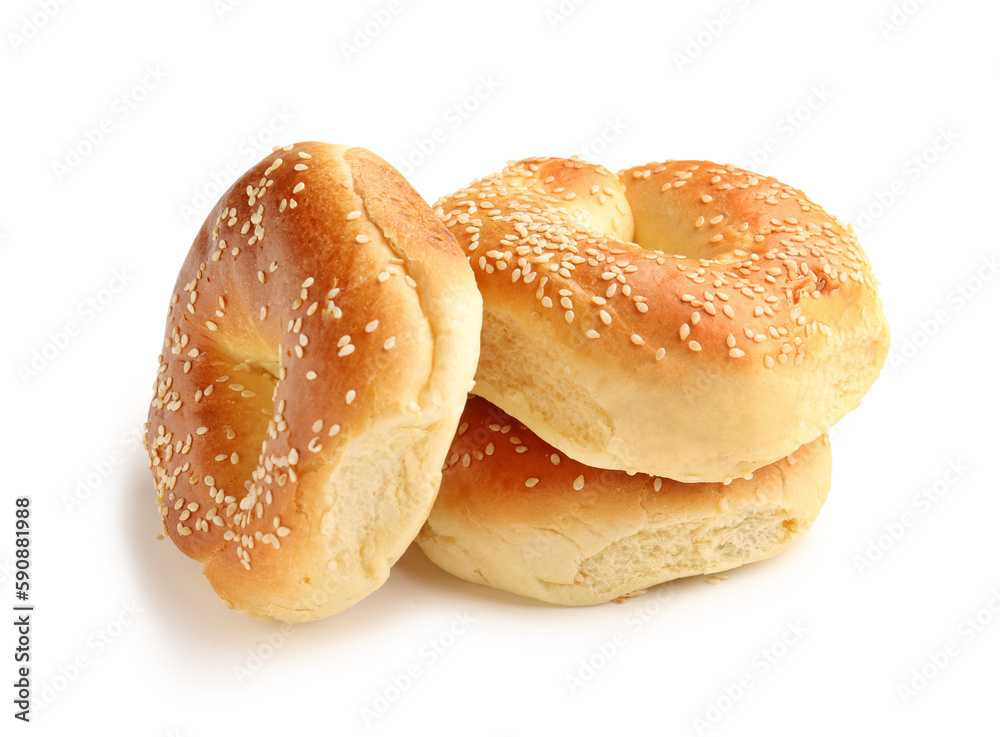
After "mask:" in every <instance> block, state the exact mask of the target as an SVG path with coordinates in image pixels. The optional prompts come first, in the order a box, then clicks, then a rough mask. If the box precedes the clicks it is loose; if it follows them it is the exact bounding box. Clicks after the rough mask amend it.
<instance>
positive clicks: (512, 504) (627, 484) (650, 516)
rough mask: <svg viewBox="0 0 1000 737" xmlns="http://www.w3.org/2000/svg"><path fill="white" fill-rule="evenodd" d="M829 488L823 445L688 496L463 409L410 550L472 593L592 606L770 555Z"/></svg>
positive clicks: (495, 413) (488, 414)
mask: <svg viewBox="0 0 1000 737" xmlns="http://www.w3.org/2000/svg"><path fill="white" fill-rule="evenodd" d="M829 488H830V445H829V440H828V439H827V437H826V436H825V435H824V436H822V437H820V438H818V439H817V440H815V441H813V442H811V443H809V444H807V445H805V446H803V447H802V448H799V449H798V450H796V451H795V453H793V454H791V455H789V456H788V457H786V458H784V459H782V460H780V461H778V462H777V463H774V464H771V465H769V466H765V467H763V468H761V469H758V470H757V471H756V472H754V473H753V474H752V478H749V479H744V478H740V479H737V480H735V481H733V482H732V483H731V484H728V485H725V484H720V483H715V484H710V483H701V484H684V483H680V482H677V481H672V480H670V479H664V478H659V477H651V476H647V475H645V474H635V475H629V474H627V473H626V472H624V471H612V470H606V469H599V468H593V467H589V466H585V465H583V464H581V463H578V462H576V461H574V460H572V459H570V458H568V457H566V456H565V454H563V453H561V452H560V451H558V450H556V449H555V448H553V447H552V446H551V445H549V444H548V443H546V442H544V441H543V440H541V439H540V438H539V437H538V436H537V435H535V434H534V433H533V432H531V431H530V430H528V429H527V428H526V427H525V426H524V425H523V424H522V423H520V422H518V421H517V420H516V419H513V418H511V417H510V416H509V415H507V414H506V413H504V412H503V411H501V410H500V409H499V408H497V407H495V406H494V405H491V404H490V403H489V402H487V401H486V400H484V399H481V398H478V397H472V398H470V399H469V402H468V404H467V405H466V408H465V412H464V413H463V415H462V420H461V424H460V425H459V432H458V433H457V434H456V436H455V439H454V441H453V442H452V447H451V451H450V452H449V457H448V461H447V466H446V468H445V471H444V476H443V479H442V483H441V491H440V493H439V495H438V499H437V502H436V503H435V505H434V509H433V510H432V511H431V515H430V517H429V518H428V520H427V523H426V524H425V525H424V528H423V530H421V533H420V535H419V536H418V537H417V542H418V543H419V544H420V546H421V548H422V549H423V550H424V552H425V553H426V554H427V555H428V557H430V559H431V560H432V561H434V562H435V563H437V564H438V565H439V566H441V567H442V568H444V569H445V570H447V571H449V572H451V573H453V574H454V575H456V576H459V577H460V578H464V579H466V580H468V581H473V582H476V583H482V584H486V585H489V586H493V587H496V588H500V589H503V590H505V591H511V592H513V593H517V594H521V595H523V596H529V597H532V598H536V599H540V600H543V601H548V602H552V603H556V604H566V605H584V604H597V603H600V602H604V601H610V600H612V599H615V598H618V597H620V596H624V595H628V594H630V593H633V592H636V591H637V590H642V589H645V588H647V587H649V586H652V585H655V584H658V583H661V582H664V581H669V580H671V579H674V578H677V577H681V576H691V575H697V574H701V573H713V572H718V571H723V570H727V569H730V568H733V567H736V566H739V565H743V564H745V563H749V562H752V561H756V560H761V559H763V558H767V557H769V556H771V555H774V554H775V553H777V552H779V551H780V550H782V549H783V548H784V547H785V546H787V545H788V544H789V543H790V542H791V541H792V540H794V539H796V538H797V537H799V536H800V535H802V534H803V533H804V532H805V531H806V530H807V529H808V528H809V526H810V525H811V524H812V523H813V521H814V520H815V519H816V517H817V515H818V514H819V511H820V509H821V507H822V505H823V502H824V501H825V499H826V495H827V492H828V491H829Z"/></svg>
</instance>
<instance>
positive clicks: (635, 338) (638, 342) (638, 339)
mask: <svg viewBox="0 0 1000 737" xmlns="http://www.w3.org/2000/svg"><path fill="white" fill-rule="evenodd" d="M632 342H633V343H635V344H636V345H645V344H646V341H644V340H643V339H642V336H641V335H638V334H637V333H632Z"/></svg>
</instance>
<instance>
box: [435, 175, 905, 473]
mask: <svg viewBox="0 0 1000 737" xmlns="http://www.w3.org/2000/svg"><path fill="white" fill-rule="evenodd" d="M436 211H437V212H438V214H439V216H440V217H441V218H442V219H443V220H444V221H445V223H446V224H447V225H448V227H449V228H450V229H451V231H452V233H453V234H454V235H455V236H456V237H457V238H458V240H459V242H460V243H461V244H462V247H463V248H464V249H465V252H466V254H467V255H468V257H469V260H470V263H471V264H472V266H473V270H474V271H475V274H476V279H477V282H478V284H479V288H480V290H481V292H482V293H483V298H484V307H485V316H484V330H483V347H482V356H481V360H480V365H479V369H478V372H477V376H476V393H477V394H479V395H481V396H483V397H486V398H487V399H489V400H490V401H492V402H495V403H496V404H498V405H499V406H501V407H502V408H504V409H505V410H507V411H509V412H511V413H512V414H513V415H515V416H517V417H519V418H521V419H522V421H524V422H525V423H526V424H527V425H528V426H529V427H531V428H532V429H533V430H535V431H536V432H538V433H539V434H540V435H541V436H542V437H544V438H545V439H546V440H548V441H549V442H552V443H553V444H554V445H556V446H557V447H560V448H562V449H563V450H564V451H565V452H566V453H568V454H570V455H572V456H573V457H575V458H577V459H579V460H581V461H583V462H586V463H588V464H589V465H594V466H600V467H607V468H619V469H628V470H637V471H641V472H648V473H656V474H660V475H664V476H669V477H671V478H676V479H679V480H684V481H722V480H725V479H727V478H735V477H738V476H740V475H742V474H744V473H746V472H748V471H751V470H753V469H755V468H759V467H760V466H762V465H766V464H768V463H771V462H773V461H775V460H777V459H779V458H782V457H784V456H785V455H787V454H788V453H790V452H792V451H793V450H794V449H795V448H797V447H799V446H800V445H802V444H804V443H806V442H809V441H810V440H812V439H814V438H816V437H818V436H819V435H820V434H822V433H823V432H825V431H826V430H827V429H829V428H830V427H831V426H832V425H833V424H834V423H835V422H836V421H837V420H838V419H839V418H840V417H842V416H843V415H844V414H845V413H846V412H848V411H849V410H851V409H853V408H854V407H855V406H857V404H858V403H859V402H860V400H861V397H862V396H863V395H864V393H865V392H866V391H867V390H868V388H869V387H870V386H871V384H872V383H873V382H874V380H875V378H876V377H877V375H878V372H879V370H880V369H881V366H882V365H883V363H884V361H885V357H886V353H887V351H888V342H889V338H888V329H887V326H886V323H885V319H884V317H883V315H882V308H881V303H880V301H879V299H878V295H877V290H876V282H875V280H874V278H873V276H872V274H871V269H870V266H869V263H868V260H867V258H866V257H865V255H864V253H863V252H862V251H861V249H860V247H859V245H858V243H857V239H856V238H855V237H854V236H853V234H852V233H851V232H850V230H849V229H846V228H844V227H843V226H841V225H840V223H839V222H838V221H837V220H836V219H835V218H833V217H832V216H830V215H828V214H827V213H826V212H824V211H823V210H822V208H820V207H819V206H818V205H816V204H815V203H813V202H812V201H810V200H809V199H808V198H806V197H805V195H804V194H803V193H801V192H799V191H798V190H795V189H792V188H791V187H788V186H786V185H783V184H781V183H779V182H777V181H776V180H774V179H773V178H770V177H763V176H760V175H756V174H752V173H750V172H745V171H743V170H740V169H737V168H735V167H733V166H731V165H725V166H723V165H718V164H713V163H711V162H705V161H680V162H667V163H664V164H648V165H646V166H644V167H636V168H634V169H629V170H626V171H624V172H622V173H621V174H619V176H618V177H615V176H614V175H612V174H610V173H609V172H608V171H607V170H606V169H604V168H603V167H600V166H595V165H592V164H587V163H585V162H581V161H578V160H567V159H527V160H524V161H521V162H515V163H512V164H510V165H508V167H507V168H506V169H505V170H504V171H503V172H501V173H499V174H496V175H493V176H491V177H487V178H485V179H483V180H479V181H477V182H474V183H473V184H472V185H470V186H469V187H467V188H465V189H463V190H460V191H459V192H457V193H455V194H453V195H450V196H448V197H445V198H443V199H442V200H440V201H439V202H438V203H437V205H436ZM633 238H634V239H635V240H636V241H638V244H636V243H633V242H631V240H632V239H633Z"/></svg>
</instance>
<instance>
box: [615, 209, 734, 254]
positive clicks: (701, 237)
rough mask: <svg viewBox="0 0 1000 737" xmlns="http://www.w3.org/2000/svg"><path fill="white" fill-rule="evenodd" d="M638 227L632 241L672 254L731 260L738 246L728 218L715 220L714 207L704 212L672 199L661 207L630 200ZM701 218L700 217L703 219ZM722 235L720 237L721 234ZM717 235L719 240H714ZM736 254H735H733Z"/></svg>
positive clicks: (636, 226) (649, 248) (653, 249)
mask: <svg viewBox="0 0 1000 737" xmlns="http://www.w3.org/2000/svg"><path fill="white" fill-rule="evenodd" d="M629 204H630V205H631V207H632V217H633V219H634V221H635V231H634V235H633V236H632V242H633V243H635V244H636V245H637V246H639V247H641V248H645V249H646V250H648V251H662V252H663V253H665V254H666V255H668V256H683V257H685V258H690V259H708V260H710V261H714V260H719V259H721V260H727V259H726V257H727V256H732V251H733V249H734V248H737V247H738V246H736V245H735V244H736V242H737V241H736V240H735V239H734V236H736V235H737V234H736V233H735V232H731V228H730V227H727V220H723V221H722V222H720V223H718V224H713V223H712V222H711V217H713V216H714V214H715V213H714V211H710V212H707V213H706V214H702V213H701V212H700V211H698V210H691V209H690V207H688V206H682V205H681V204H680V203H677V204H676V205H673V204H671V203H670V202H666V203H660V204H659V206H657V207H655V208H654V207H642V206H641V205H640V204H639V203H637V202H635V201H630V202H629ZM699 218H700V219H699ZM720 234H721V235H722V236H723V237H722V239H721V240H720V239H718V238H717V236H718V235H720ZM713 237H715V238H716V240H714V241H713V240H712V238H713ZM733 258H735V257H733Z"/></svg>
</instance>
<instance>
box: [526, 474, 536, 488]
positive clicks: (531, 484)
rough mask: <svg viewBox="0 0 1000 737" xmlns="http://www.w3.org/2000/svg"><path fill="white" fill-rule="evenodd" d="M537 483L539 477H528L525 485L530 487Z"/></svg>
mask: <svg viewBox="0 0 1000 737" xmlns="http://www.w3.org/2000/svg"><path fill="white" fill-rule="evenodd" d="M537 483H538V479H536V478H535V477H531V478H530V479H528V480H527V481H525V482H524V485H525V486H527V487H528V488H529V489H530V488H532V487H533V486H535V484H537Z"/></svg>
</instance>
